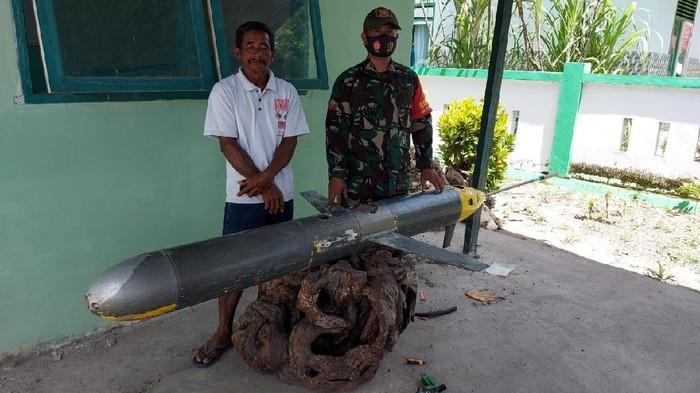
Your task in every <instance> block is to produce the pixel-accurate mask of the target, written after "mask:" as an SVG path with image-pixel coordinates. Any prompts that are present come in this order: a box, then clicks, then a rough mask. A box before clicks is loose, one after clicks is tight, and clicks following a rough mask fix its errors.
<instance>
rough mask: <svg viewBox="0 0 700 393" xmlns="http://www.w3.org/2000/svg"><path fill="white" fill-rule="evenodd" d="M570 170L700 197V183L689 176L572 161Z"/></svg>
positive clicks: (673, 193)
mask: <svg viewBox="0 0 700 393" xmlns="http://www.w3.org/2000/svg"><path fill="white" fill-rule="evenodd" d="M570 172H571V174H572V176H574V177H581V176H577V175H580V174H583V175H590V176H596V177H599V178H604V179H606V180H607V181H608V182H609V181H610V180H611V179H617V180H619V181H620V183H622V185H623V186H631V187H638V188H641V189H645V190H652V191H653V190H659V191H661V192H664V193H667V194H671V195H676V196H680V197H681V198H691V199H696V200H697V199H700V183H697V182H695V181H693V180H692V179H687V178H675V179H672V178H667V177H663V176H660V175H656V174H654V173H651V172H648V171H644V170H639V169H631V168H613V167H609V166H603V165H596V164H586V163H572V164H571V168H570Z"/></svg>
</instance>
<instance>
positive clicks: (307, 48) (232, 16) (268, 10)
mask: <svg viewBox="0 0 700 393" xmlns="http://www.w3.org/2000/svg"><path fill="white" fill-rule="evenodd" d="M221 8H222V12H223V19H224V25H225V29H226V45H227V50H228V52H227V53H228V55H231V54H232V53H233V50H234V49H235V47H236V27H238V26H239V25H241V24H242V23H244V22H247V21H250V20H257V21H260V22H263V23H265V24H267V25H268V26H270V28H271V29H272V31H273V32H274V34H275V59H274V60H273V62H272V65H271V68H272V71H273V72H274V73H275V74H276V75H277V76H279V77H281V78H284V79H315V78H317V77H318V76H317V71H316V69H317V68H316V56H315V53H314V48H313V45H312V43H313V33H312V30H311V18H310V15H309V1H308V0H273V1H267V2H265V6H264V7H261V6H260V3H258V2H256V1H222V2H221ZM231 64H232V67H231V70H230V72H237V71H238V68H239V66H240V64H239V63H238V61H237V60H235V59H233V60H232V62H231Z"/></svg>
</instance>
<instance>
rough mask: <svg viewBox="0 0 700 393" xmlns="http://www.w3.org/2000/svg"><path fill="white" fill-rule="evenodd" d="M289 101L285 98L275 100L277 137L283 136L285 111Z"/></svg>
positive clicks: (285, 121) (285, 119)
mask: <svg viewBox="0 0 700 393" xmlns="http://www.w3.org/2000/svg"><path fill="white" fill-rule="evenodd" d="M288 109H289V100H288V99H286V98H275V113H276V114H277V135H278V136H283V135H284V130H285V129H286V128H287V110H288Z"/></svg>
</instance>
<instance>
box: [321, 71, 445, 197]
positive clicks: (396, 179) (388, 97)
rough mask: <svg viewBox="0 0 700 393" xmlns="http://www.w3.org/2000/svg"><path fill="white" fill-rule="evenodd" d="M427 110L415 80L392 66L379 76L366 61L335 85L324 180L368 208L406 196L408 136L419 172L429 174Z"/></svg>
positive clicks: (430, 145)
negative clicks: (340, 183) (334, 181)
mask: <svg viewBox="0 0 700 393" xmlns="http://www.w3.org/2000/svg"><path fill="white" fill-rule="evenodd" d="M430 112H431V109H430V107H429V106H428V103H427V101H426V99H425V95H424V94H423V90H422V88H421V85H420V81H419V80H418V75H416V73H415V72H414V71H413V70H411V69H410V68H408V67H406V66H403V65H401V64H399V63H396V62H394V61H392V62H391V64H390V66H389V69H388V70H387V71H386V72H382V73H378V72H376V71H375V70H374V66H373V65H372V63H371V62H370V61H369V59H367V60H365V61H363V62H362V63H360V64H358V65H356V66H354V67H351V68H350V69H348V70H346V71H345V72H343V73H342V74H341V75H340V76H339V77H338V79H336V81H335V84H334V85H333V91H332V92H331V98H330V100H329V102H328V114H327V116H326V155H327V159H328V176H329V177H336V178H338V179H342V180H345V182H346V183H347V186H348V196H349V197H350V198H351V199H355V200H359V201H361V202H370V201H373V200H379V199H383V198H388V197H392V196H396V195H402V194H406V193H408V190H409V186H410V175H409V166H410V162H409V147H410V140H409V135H411V136H412V137H413V144H414V146H415V150H416V166H417V167H418V169H421V170H422V169H426V168H430V164H431V160H432V154H433V153H432V136H433V129H432V125H431V118H430Z"/></svg>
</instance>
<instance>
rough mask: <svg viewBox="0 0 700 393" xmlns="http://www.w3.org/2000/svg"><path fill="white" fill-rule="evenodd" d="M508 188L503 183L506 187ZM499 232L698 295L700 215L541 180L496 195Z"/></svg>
mask: <svg viewBox="0 0 700 393" xmlns="http://www.w3.org/2000/svg"><path fill="white" fill-rule="evenodd" d="M506 184H508V182H506ZM493 214H494V216H495V217H498V218H501V219H502V220H503V222H502V225H501V226H502V229H504V230H507V231H509V232H513V233H517V234H521V235H524V236H527V237H530V238H533V239H538V240H541V241H543V242H545V243H548V244H551V245H552V246H554V247H557V248H561V249H563V250H567V251H570V252H572V253H574V254H577V255H580V256H583V257H585V258H588V259H591V260H594V261H597V262H600V263H603V264H606V265H611V266H615V267H619V268H622V269H625V270H630V271H633V272H636V273H639V274H643V275H647V276H652V277H655V278H657V279H659V278H661V279H662V281H665V282H667V283H670V284H674V285H681V286H685V287H688V288H692V289H695V290H700V213H697V210H696V212H695V213H680V212H677V211H674V210H672V209H668V208H663V207H657V206H653V205H651V204H649V203H646V202H643V201H642V200H641V199H639V198H635V195H634V194H633V197H632V198H631V199H621V198H617V197H615V196H613V195H611V194H609V193H608V194H603V195H600V194H592V193H587V192H582V191H580V190H573V189H570V188H566V187H562V186H557V185H553V184H549V183H547V182H546V181H545V182H540V183H536V184H530V185H526V186H523V187H520V188H516V189H513V190H510V191H507V192H504V193H502V194H499V195H497V196H496V205H495V206H494V208H493Z"/></svg>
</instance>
